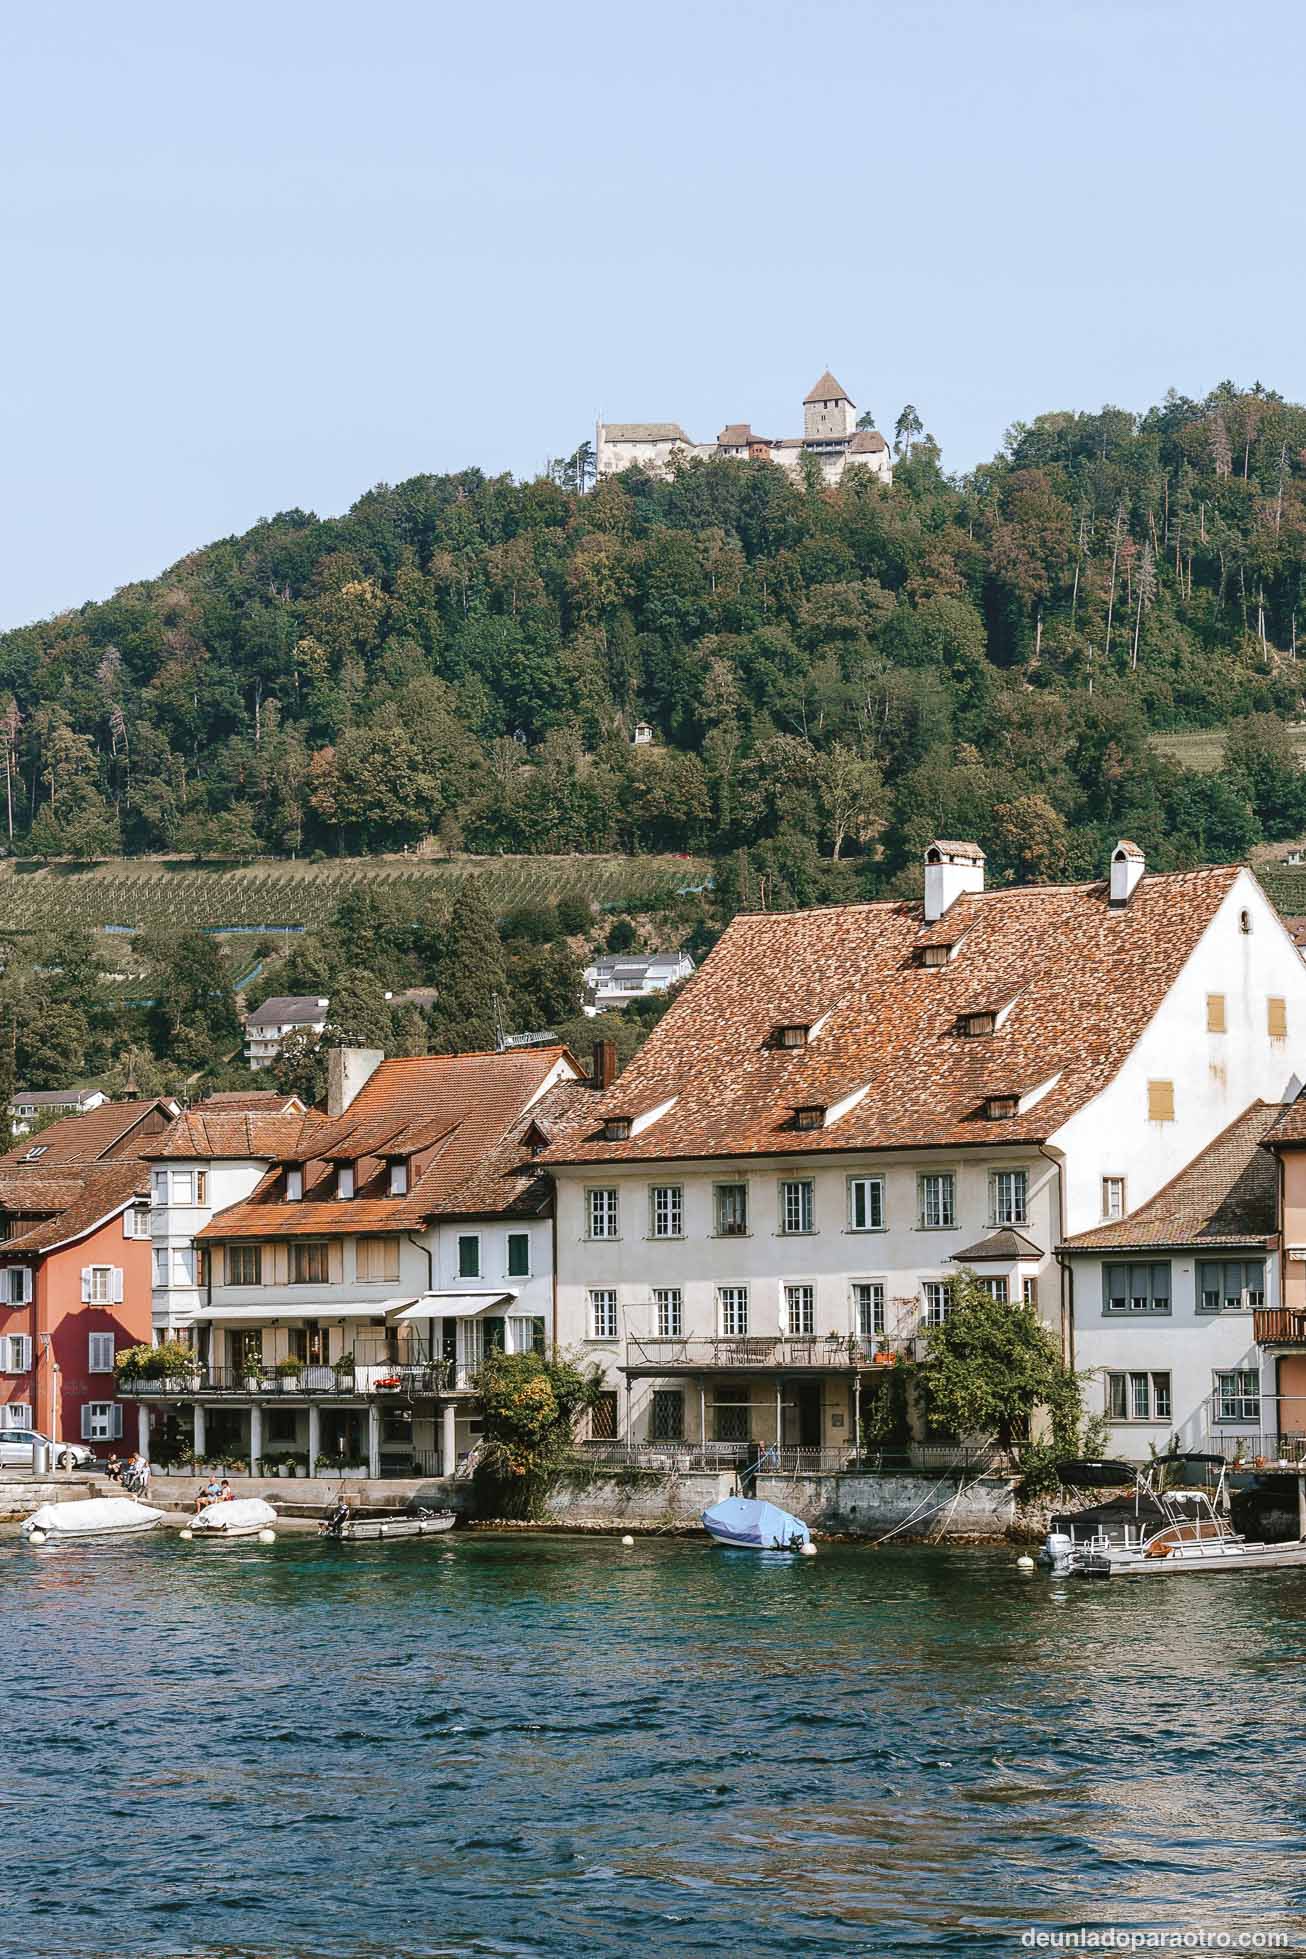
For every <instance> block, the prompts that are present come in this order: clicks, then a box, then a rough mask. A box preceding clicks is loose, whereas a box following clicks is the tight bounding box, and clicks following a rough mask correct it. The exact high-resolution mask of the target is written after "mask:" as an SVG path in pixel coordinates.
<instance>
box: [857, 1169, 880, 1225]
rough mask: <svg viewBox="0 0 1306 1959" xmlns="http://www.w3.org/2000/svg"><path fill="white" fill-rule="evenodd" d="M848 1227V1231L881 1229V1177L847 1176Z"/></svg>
mask: <svg viewBox="0 0 1306 1959" xmlns="http://www.w3.org/2000/svg"><path fill="white" fill-rule="evenodd" d="M848 1229H849V1230H850V1231H883V1229H884V1178H883V1177H849V1179H848Z"/></svg>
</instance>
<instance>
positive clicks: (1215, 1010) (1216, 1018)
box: [1206, 993, 1227, 1034]
mask: <svg viewBox="0 0 1306 1959" xmlns="http://www.w3.org/2000/svg"><path fill="white" fill-rule="evenodd" d="M1206 1031H1207V1033H1208V1034H1223V1033H1226V1032H1227V1029H1226V1027H1225V1022H1224V995H1223V993H1208V994H1207V996H1206Z"/></svg>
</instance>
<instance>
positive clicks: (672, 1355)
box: [625, 1333, 915, 1374]
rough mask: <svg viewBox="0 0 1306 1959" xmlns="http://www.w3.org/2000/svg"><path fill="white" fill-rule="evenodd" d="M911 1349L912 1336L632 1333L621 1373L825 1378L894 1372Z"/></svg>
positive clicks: (627, 1342)
mask: <svg viewBox="0 0 1306 1959" xmlns="http://www.w3.org/2000/svg"><path fill="white" fill-rule="evenodd" d="M914 1347H915V1342H914V1339H913V1338H912V1337H910V1336H908V1337H906V1338H904V1337H901V1336H895V1337H893V1338H890V1337H888V1336H887V1335H886V1336H884V1337H879V1336H877V1338H876V1339H875V1340H874V1341H865V1340H858V1339H855V1338H853V1336H851V1335H849V1334H841V1333H830V1334H815V1333H809V1334H804V1333H797V1334H795V1333H774V1334H772V1333H747V1334H738V1335H731V1334H714V1335H709V1336H708V1337H706V1338H694V1337H689V1338H685V1339H674V1338H665V1337H663V1336H662V1335H660V1334H648V1333H632V1334H630V1335H628V1337H627V1340H626V1360H625V1369H626V1372H627V1373H630V1374H698V1373H712V1374H736V1373H757V1372H759V1371H767V1372H770V1373H773V1374H774V1373H777V1372H778V1373H784V1374H789V1373H795V1374H799V1373H814V1374H829V1373H832V1372H835V1371H844V1370H853V1371H861V1370H866V1369H871V1368H877V1367H881V1368H882V1367H892V1366H893V1365H894V1363H895V1361H897V1359H898V1358H899V1356H903V1357H907V1356H910V1354H911V1353H912V1352H913V1351H914Z"/></svg>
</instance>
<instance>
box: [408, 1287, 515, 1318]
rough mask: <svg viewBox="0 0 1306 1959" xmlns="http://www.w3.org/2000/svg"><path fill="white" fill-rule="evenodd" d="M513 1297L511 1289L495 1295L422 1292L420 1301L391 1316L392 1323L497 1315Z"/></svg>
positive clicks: (491, 1293)
mask: <svg viewBox="0 0 1306 1959" xmlns="http://www.w3.org/2000/svg"><path fill="white" fill-rule="evenodd" d="M516 1297H517V1294H516V1291H515V1289H513V1288H512V1287H506V1288H504V1289H502V1290H501V1291H499V1292H424V1293H423V1294H422V1296H421V1298H420V1299H415V1300H413V1302H412V1304H411V1305H408V1306H405V1307H404V1308H403V1309H402V1311H400V1312H398V1313H395V1314H393V1315H392V1316H391V1317H392V1318H393V1319H395V1320H478V1319H480V1317H481V1315H482V1314H483V1313H494V1312H498V1311H499V1309H500V1308H501V1307H504V1306H511V1305H512V1303H513V1301H514V1300H515V1299H516Z"/></svg>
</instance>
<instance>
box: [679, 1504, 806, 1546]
mask: <svg viewBox="0 0 1306 1959" xmlns="http://www.w3.org/2000/svg"><path fill="white" fill-rule="evenodd" d="M703 1528H704V1529H705V1530H707V1531H709V1532H710V1533H711V1535H712V1536H713V1537H714V1538H715V1539H716V1541H717V1543H718V1544H732V1545H734V1546H736V1547H737V1548H738V1549H740V1550H745V1551H796V1550H797V1549H798V1548H799V1546H800V1545H803V1544H810V1543H811V1541H812V1533H811V1531H809V1530H808V1528H807V1525H806V1524H805V1523H804V1522H803V1520H802V1518H801V1517H794V1516H792V1515H791V1514H790V1512H789V1511H788V1510H782V1509H781V1508H780V1506H779V1504H776V1503H763V1502H762V1501H761V1500H760V1499H759V1498H757V1497H751V1496H728V1497H723V1498H722V1500H721V1502H720V1503H712V1504H709V1505H708V1507H707V1509H706V1510H705V1511H704V1512H703Z"/></svg>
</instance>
